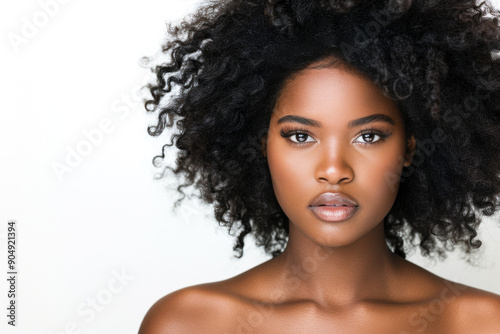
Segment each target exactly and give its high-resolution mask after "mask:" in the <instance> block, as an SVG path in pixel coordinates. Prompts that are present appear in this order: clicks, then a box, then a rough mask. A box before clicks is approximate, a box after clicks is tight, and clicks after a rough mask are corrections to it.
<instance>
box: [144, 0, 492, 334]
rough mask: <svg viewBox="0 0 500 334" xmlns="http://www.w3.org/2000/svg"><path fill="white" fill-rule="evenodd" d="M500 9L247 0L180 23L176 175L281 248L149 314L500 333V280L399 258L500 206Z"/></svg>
mask: <svg viewBox="0 0 500 334" xmlns="http://www.w3.org/2000/svg"><path fill="white" fill-rule="evenodd" d="M488 13H489V14H488ZM498 17H499V13H498V12H497V11H494V10H493V9H491V8H490V7H489V6H488V5H487V4H485V3H483V4H476V3H475V2H474V1H413V2H412V1H370V2H363V1H320V0H316V1H298V0H286V1H283V0H280V1H273V0H268V1H258V0H237V1H222V2H212V3H210V4H209V5H207V6H205V7H202V8H200V9H199V11H198V12H197V13H196V15H194V17H193V18H192V19H191V20H190V21H186V22H184V23H183V24H181V25H180V26H179V27H177V28H172V29H171V30H170V32H171V33H172V34H173V35H174V36H175V37H176V38H175V40H173V41H171V42H168V43H167V44H166V45H165V46H164V48H163V50H164V52H166V53H168V54H169V55H171V58H172V59H171V62H169V63H167V64H163V65H161V66H159V67H157V68H156V69H155V70H156V73H157V79H158V80H157V83H156V84H153V85H151V86H150V90H151V93H152V99H151V100H150V101H148V102H147V103H146V106H147V108H148V109H149V110H150V111H154V112H157V115H158V123H157V124H156V125H155V126H152V127H150V129H149V130H150V134H151V135H155V136H157V135H159V134H161V133H162V132H163V131H164V130H165V129H166V127H173V125H174V124H176V126H177V128H178V130H179V132H178V133H177V134H174V135H173V136H172V142H171V143H169V144H167V145H166V146H171V145H173V143H174V141H175V144H176V147H177V148H178V149H179V153H178V158H177V160H176V166H175V168H174V169H172V171H173V172H174V173H175V174H182V175H183V176H184V177H185V179H186V183H184V184H181V185H180V186H179V188H178V190H179V191H180V192H181V193H183V191H182V188H184V187H187V186H190V185H194V186H195V188H196V189H198V190H199V191H200V196H201V198H203V199H204V200H205V201H207V202H208V203H213V204H214V210H215V217H216V218H217V220H218V221H219V222H220V223H221V224H222V225H225V226H227V227H228V228H229V229H230V231H238V232H239V233H238V235H237V239H236V243H235V247H234V250H235V251H236V254H237V256H242V254H243V246H244V239H245V236H247V235H248V234H252V235H253V236H254V237H255V240H256V243H257V245H259V246H262V247H263V248H264V249H265V250H266V252H267V253H269V254H270V255H272V259H271V260H269V261H267V262H265V263H263V264H261V265H259V266H257V267H255V268H253V269H250V270H249V271H247V272H244V273H242V274H240V275H238V276H236V277H233V278H231V279H228V280H225V281H220V282H214V283H207V284H202V285H198V286H193V287H188V288H184V289H181V290H179V291H176V292H173V293H171V294H169V295H167V296H165V297H164V298H162V299H160V300H159V301H158V302H157V303H156V304H155V305H153V307H152V308H151V309H150V311H149V312H148V314H147V315H146V317H145V319H144V321H143V324H142V326H141V329H140V331H139V333H141V334H153V333H193V332H194V333H198V332H201V333H332V332H333V333H337V332H338V333H471V332H474V333H500V317H499V316H498V315H500V296H497V295H495V294H493V293H489V292H486V291H482V290H478V289H474V288H472V287H467V286H464V285H461V284H457V283H454V282H451V281H448V280H445V279H443V278H440V277H438V276H436V275H434V274H432V273H430V272H428V271H426V270H425V269H423V268H421V267H418V266H416V265H414V264H412V263H411V262H408V261H407V260H405V254H406V251H407V250H408V249H410V248H411V247H412V246H418V247H419V248H420V249H421V251H422V253H423V254H424V255H426V256H438V257H440V258H443V257H445V252H446V251H447V250H451V249H452V248H453V247H454V246H459V247H460V248H461V249H462V250H463V251H465V252H466V253H467V254H469V253H472V252H473V251H474V250H475V249H477V248H478V247H479V246H480V245H481V243H480V241H479V240H477V239H476V236H477V232H476V230H477V228H478V225H479V224H480V223H481V218H482V216H485V215H486V216H491V215H492V214H494V213H495V211H496V210H497V209H498V208H499V207H500V199H499V194H500V163H499V157H500V145H498V144H499V143H500V135H499V134H500V111H499V108H500V107H499V106H500V90H499V89H500V80H499V78H500V76H499V74H500V62H499V60H498V56H497V54H495V52H496V50H498V49H499V46H500V27H499V25H498ZM177 89H178V90H177ZM174 91H175V94H174V95H175V98H172V97H171V96H170V95H172V94H173V93H174ZM162 157H163V155H162V156H161V157H160V158H162ZM154 162H155V163H157V162H158V161H157V160H154Z"/></svg>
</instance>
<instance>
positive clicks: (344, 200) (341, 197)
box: [309, 192, 358, 206]
mask: <svg viewBox="0 0 500 334" xmlns="http://www.w3.org/2000/svg"><path fill="white" fill-rule="evenodd" d="M320 205H338V206H340V205H345V206H358V203H356V201H355V200H353V199H352V198H350V197H349V196H347V195H345V194H342V193H332V192H326V193H323V194H321V195H319V196H318V197H316V198H315V199H314V200H313V201H312V202H311V204H310V205H309V206H320Z"/></svg>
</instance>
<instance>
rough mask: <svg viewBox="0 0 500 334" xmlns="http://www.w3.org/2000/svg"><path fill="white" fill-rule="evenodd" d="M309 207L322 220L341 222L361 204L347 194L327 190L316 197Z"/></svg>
mask: <svg viewBox="0 0 500 334" xmlns="http://www.w3.org/2000/svg"><path fill="white" fill-rule="evenodd" d="M308 208H309V209H310V210H311V211H312V213H313V214H314V215H315V216H316V217H317V218H318V219H320V220H323V221H328V222H340V221H344V220H347V219H349V218H351V217H352V215H354V214H355V213H356V212H357V211H358V208H359V205H358V203H357V202H356V201H354V200H353V199H352V198H350V197H349V196H347V195H345V194H342V193H332V192H326V193H323V194H321V195H319V196H318V197H316V198H315V199H314V200H313V201H312V202H311V204H310V205H309V207H308Z"/></svg>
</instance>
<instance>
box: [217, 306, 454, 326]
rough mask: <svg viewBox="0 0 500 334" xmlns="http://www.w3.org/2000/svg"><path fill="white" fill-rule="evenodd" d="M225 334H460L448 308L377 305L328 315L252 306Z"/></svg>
mask: <svg viewBox="0 0 500 334" xmlns="http://www.w3.org/2000/svg"><path fill="white" fill-rule="evenodd" d="M230 322H231V325H230V326H228V327H226V329H227V330H226V331H224V332H223V333H224V334H229V333H235V334H240V333H241V334H243V333H245V334H250V333H255V334H256V333H276V334H280V333H315V334H322V333H373V334H377V333H381V334H382V333H383V334H387V333H398V334H413V333H439V334H446V333H459V332H457V330H456V329H453V324H452V323H451V321H450V316H449V312H448V310H447V308H446V305H440V304H439V303H437V302H429V303H425V304H418V305H399V306H394V305H377V306H370V307H357V308H353V309H349V310H341V311H340V310H339V311H331V310H330V311H326V310H322V309H321V308H318V307H316V306H312V305H301V306H297V305H286V306H283V305H280V306H275V305H274V306H273V305H253V306H252V307H247V308H245V310H242V312H238V315H237V316H236V317H235V318H233V321H230Z"/></svg>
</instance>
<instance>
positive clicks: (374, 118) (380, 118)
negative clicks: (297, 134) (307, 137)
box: [278, 114, 396, 128]
mask: <svg viewBox="0 0 500 334" xmlns="http://www.w3.org/2000/svg"><path fill="white" fill-rule="evenodd" d="M285 122H296V123H300V124H304V125H310V126H314V127H318V128H320V127H321V123H320V122H318V121H315V120H314V119H310V118H306V117H302V116H296V115H286V116H284V117H281V118H280V119H279V120H278V124H280V123H285ZM371 122H385V123H388V124H391V125H395V124H396V123H395V122H394V120H393V119H392V118H391V117H389V116H387V115H384V114H373V115H370V116H366V117H361V118H358V119H355V120H352V121H350V122H349V124H348V126H349V127H350V128H354V127H356V126H360V125H364V124H367V123H371Z"/></svg>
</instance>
